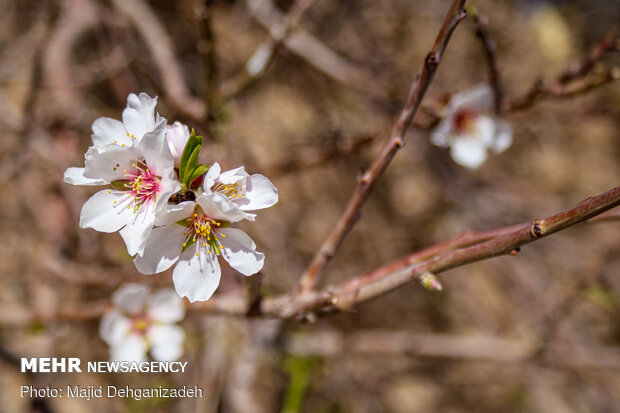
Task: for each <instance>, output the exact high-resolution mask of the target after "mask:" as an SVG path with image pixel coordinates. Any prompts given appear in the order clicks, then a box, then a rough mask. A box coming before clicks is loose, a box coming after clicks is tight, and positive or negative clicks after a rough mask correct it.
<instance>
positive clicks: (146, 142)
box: [138, 118, 174, 176]
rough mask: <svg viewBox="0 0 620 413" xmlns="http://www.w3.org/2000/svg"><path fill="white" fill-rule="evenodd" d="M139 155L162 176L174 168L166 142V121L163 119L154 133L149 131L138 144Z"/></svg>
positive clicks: (156, 126) (150, 167)
mask: <svg viewBox="0 0 620 413" xmlns="http://www.w3.org/2000/svg"><path fill="white" fill-rule="evenodd" d="M138 153H140V154H141V155H142V157H143V158H144V160H145V161H146V164H147V165H148V167H149V169H151V170H152V171H154V172H155V173H156V174H157V175H159V176H161V175H162V174H164V173H165V172H166V170H167V169H173V168H174V159H173V158H172V154H171V153H170V148H169V147H168V142H167V141H166V119H163V118H162V119H161V120H160V121H159V122H158V123H157V125H155V127H154V129H153V130H152V131H148V132H146V133H145V134H144V136H143V137H142V140H141V141H140V143H138Z"/></svg>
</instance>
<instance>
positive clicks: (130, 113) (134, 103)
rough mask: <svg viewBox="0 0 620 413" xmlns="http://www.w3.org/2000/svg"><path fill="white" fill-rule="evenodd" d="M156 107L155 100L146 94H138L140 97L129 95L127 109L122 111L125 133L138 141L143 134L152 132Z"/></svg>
mask: <svg viewBox="0 0 620 413" xmlns="http://www.w3.org/2000/svg"><path fill="white" fill-rule="evenodd" d="M156 105H157V98H150V97H149V96H148V95H147V94H146V93H140V96H136V95H135V94H133V93H131V94H130V95H129V96H128V97H127V108H126V109H125V110H123V123H124V124H125V128H126V129H127V131H128V132H129V133H131V134H133V135H134V136H135V137H136V139H137V140H138V141H140V140H141V139H142V137H143V136H144V134H145V133H147V132H149V131H151V130H153V128H154V126H155V106H156Z"/></svg>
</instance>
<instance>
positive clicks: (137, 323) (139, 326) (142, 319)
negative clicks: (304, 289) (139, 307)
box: [130, 313, 153, 336]
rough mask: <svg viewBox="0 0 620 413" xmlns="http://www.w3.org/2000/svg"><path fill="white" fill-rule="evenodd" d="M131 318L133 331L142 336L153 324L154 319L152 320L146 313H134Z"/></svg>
mask: <svg viewBox="0 0 620 413" xmlns="http://www.w3.org/2000/svg"><path fill="white" fill-rule="evenodd" d="M130 320H131V331H132V332H133V333H135V334H138V335H140V336H144V335H146V333H147V332H148V330H149V328H150V327H151V325H152V324H153V321H152V320H151V318H150V317H149V316H148V315H146V314H144V313H139V314H135V315H132V316H131V318H130Z"/></svg>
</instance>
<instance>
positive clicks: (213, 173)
mask: <svg viewBox="0 0 620 413" xmlns="http://www.w3.org/2000/svg"><path fill="white" fill-rule="evenodd" d="M221 172H222V167H221V166H220V164H219V163H217V162H215V163H213V165H211V167H210V168H209V170H208V171H207V173H206V174H205V177H204V181H203V183H202V188H203V191H204V192H205V193H207V194H210V193H211V187H213V185H215V180H216V179H217V178H218V177H219V176H220V173H221Z"/></svg>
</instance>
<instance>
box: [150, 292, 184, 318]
mask: <svg viewBox="0 0 620 413" xmlns="http://www.w3.org/2000/svg"><path fill="white" fill-rule="evenodd" d="M146 312H147V314H148V315H149V316H150V317H151V319H153V320H154V321H156V322H160V323H168V324H170V323H176V322H178V321H181V320H183V317H185V305H184V304H183V300H182V299H181V297H179V296H178V294H177V293H176V292H175V291H174V290H173V289H171V288H164V289H161V290H158V291H156V292H154V293H153V294H152V295H151V296H150V297H149V299H148V304H147V311H146Z"/></svg>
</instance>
